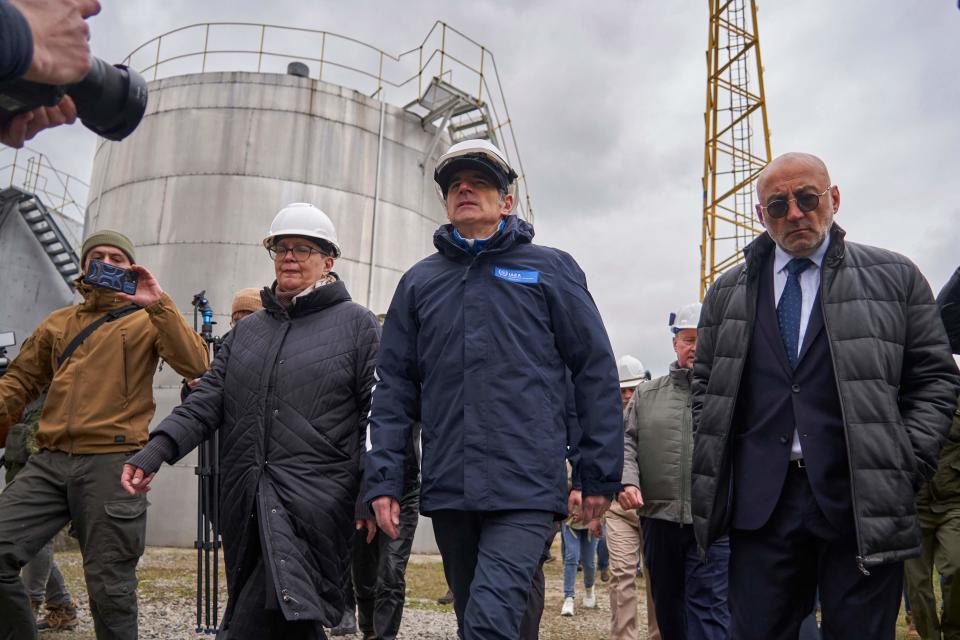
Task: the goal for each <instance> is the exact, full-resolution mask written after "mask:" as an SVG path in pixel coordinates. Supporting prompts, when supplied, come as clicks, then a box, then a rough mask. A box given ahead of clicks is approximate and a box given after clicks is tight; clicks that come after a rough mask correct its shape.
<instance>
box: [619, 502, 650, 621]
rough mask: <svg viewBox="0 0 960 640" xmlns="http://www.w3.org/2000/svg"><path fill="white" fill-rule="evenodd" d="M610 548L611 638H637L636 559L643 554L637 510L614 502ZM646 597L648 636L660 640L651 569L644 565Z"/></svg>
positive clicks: (639, 558) (637, 560)
mask: <svg viewBox="0 0 960 640" xmlns="http://www.w3.org/2000/svg"><path fill="white" fill-rule="evenodd" d="M607 549H608V550H609V551H610V640H638V638H639V635H638V627H637V562H639V561H640V560H641V558H642V557H643V555H642V553H641V549H643V534H642V533H641V531H640V517H639V516H638V515H637V512H636V511H635V510H631V511H624V510H623V509H621V508H620V505H619V504H617V503H616V501H614V502H613V504H611V505H610V510H609V511H607ZM643 579H644V582H645V584H646V600H647V638H649V640H660V630H659V629H658V628H657V614H656V612H655V611H654V609H653V598H652V597H651V595H650V594H651V591H650V571H649V570H648V569H647V567H646V565H644V567H643Z"/></svg>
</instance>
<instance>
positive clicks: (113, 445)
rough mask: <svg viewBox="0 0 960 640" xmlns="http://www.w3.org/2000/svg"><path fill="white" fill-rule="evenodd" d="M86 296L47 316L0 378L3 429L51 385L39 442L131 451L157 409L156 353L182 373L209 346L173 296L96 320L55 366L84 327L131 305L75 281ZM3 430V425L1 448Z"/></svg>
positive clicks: (202, 361)
mask: <svg viewBox="0 0 960 640" xmlns="http://www.w3.org/2000/svg"><path fill="white" fill-rule="evenodd" d="M78 290H79V291H80V293H81V294H82V295H83V297H84V301H83V302H82V303H80V304H76V305H73V306H70V307H64V308H62V309H58V310H56V311H54V312H53V313H51V314H50V315H49V316H47V317H46V319H45V320H44V321H43V322H42V323H40V326H39V327H37V329H36V331H34V332H33V335H31V336H30V337H29V338H28V339H27V340H25V341H24V343H23V345H22V346H21V348H20V353H19V355H17V357H16V359H14V361H13V362H12V363H11V364H10V367H9V368H8V369H7V373H6V375H4V376H3V377H2V378H0V427H2V425H4V424H5V423H8V422H10V421H11V419H12V421H13V422H15V421H16V419H15V417H19V416H20V412H21V411H22V410H23V406H24V405H25V404H26V403H27V402H30V401H31V400H32V399H33V398H35V397H37V396H38V395H39V394H40V392H41V391H42V389H43V387H44V386H46V385H47V384H48V383H49V384H50V391H49V394H48V395H47V401H46V404H45V405H44V407H43V413H42V414H41V416H40V429H39V431H38V432H37V446H38V447H39V448H40V449H52V450H56V451H65V452H67V453H74V454H89V453H115V452H120V451H135V450H137V449H140V448H142V447H143V445H144V444H146V442H147V427H148V425H149V424H150V419H151V418H152V417H153V413H154V411H155V409H156V405H155V404H154V402H153V389H152V385H153V374H154V372H155V371H156V370H157V362H158V360H159V359H160V358H162V359H163V360H165V361H166V362H167V363H168V364H169V365H170V366H171V367H173V368H174V370H176V371H177V373H179V374H180V375H182V376H185V377H187V378H197V377H199V376H200V375H202V374H203V372H204V371H206V368H207V359H208V356H207V347H206V345H205V344H204V342H203V339H202V338H201V337H200V336H199V335H198V334H197V333H195V332H194V331H192V330H191V329H190V327H189V326H188V325H187V323H186V321H185V320H184V318H183V316H182V315H180V312H179V311H178V310H177V307H176V305H174V303H173V300H171V299H170V297H169V296H168V295H167V294H166V293H164V294H163V295H162V296H161V298H160V300H159V301H158V302H157V303H156V304H153V305H151V306H149V307H147V308H146V309H144V310H142V311H136V312H134V313H131V314H129V315H127V316H124V317H123V318H121V319H119V320H116V321H114V322H108V323H105V324H103V325H101V326H100V327H99V328H97V330H96V331H94V332H93V333H92V334H91V335H90V336H89V337H87V339H86V340H85V341H84V342H83V344H81V345H80V346H79V347H78V348H77V350H76V351H74V352H73V355H72V356H70V358H69V359H68V360H67V361H66V362H64V363H63V366H61V367H60V368H59V369H57V358H58V357H59V355H60V354H61V353H63V351H64V349H66V347H67V345H68V344H70V341H71V340H73V338H74V336H76V335H77V334H78V333H80V331H81V330H82V329H83V328H84V327H86V326H87V325H88V324H90V323H92V322H93V321H95V320H97V319H98V318H100V317H101V316H103V315H104V314H106V313H107V312H108V311H112V310H114V309H118V308H121V307H124V306H126V305H127V304H128V303H127V302H126V301H125V300H123V299H122V298H120V297H118V296H117V295H115V294H114V293H113V292H111V291H108V290H106V289H95V288H93V287H90V286H89V285H85V284H82V283H81V284H80V285H79V287H78ZM6 436H7V430H6V429H3V428H0V446H2V443H3V442H4V441H5V440H6Z"/></svg>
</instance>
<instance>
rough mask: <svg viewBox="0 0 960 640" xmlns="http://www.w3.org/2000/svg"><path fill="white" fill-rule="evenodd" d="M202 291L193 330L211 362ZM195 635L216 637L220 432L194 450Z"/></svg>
mask: <svg viewBox="0 0 960 640" xmlns="http://www.w3.org/2000/svg"><path fill="white" fill-rule="evenodd" d="M206 293H207V292H206V290H203V291H201V292H200V293H198V294H196V295H195V296H193V302H192V303H191V304H192V305H193V329H194V331H196V330H197V320H198V317H197V316H198V314H199V316H200V317H201V318H202V320H203V322H202V324H201V325H200V330H199V333H200V336H201V337H202V338H203V340H204V342H206V343H207V347H208V348H209V349H211V350H212V352H213V357H214V358H215V357H216V355H217V352H218V351H219V350H220V343H221V340H222V339H221V338H220V336H214V335H213V325H215V324H216V321H214V319H213V309H211V308H210V303H209V301H208V300H207V297H206ZM197 452H198V461H197V466H196V467H195V468H194V472H195V473H196V474H197V539H196V541H195V543H194V545H195V547H196V549H197V627H196V632H197V633H208V634H212V633H216V632H217V631H219V630H220V626H219V614H220V606H219V596H220V549H221V548H222V546H223V544H222V541H221V540H220V432H219V431H214V432H213V435H212V436H210V437H209V438H207V439H206V440H204V441H203V442H201V443H200V446H199V447H198V449H197ZM211 556H212V562H211Z"/></svg>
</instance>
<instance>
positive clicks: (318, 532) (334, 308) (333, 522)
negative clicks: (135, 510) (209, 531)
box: [121, 203, 380, 640]
mask: <svg viewBox="0 0 960 640" xmlns="http://www.w3.org/2000/svg"><path fill="white" fill-rule="evenodd" d="M263 243H264V246H265V247H266V248H267V251H268V252H269V254H270V257H271V258H272V259H273V264H274V270H275V274H276V280H275V281H274V283H273V284H272V285H271V286H269V287H265V288H264V289H263V291H262V292H261V298H262V301H263V306H264V309H263V310H262V311H258V312H256V313H254V314H252V315H250V316H248V317H247V318H244V320H243V322H239V323H237V325H236V326H235V327H234V328H233V330H232V331H231V332H230V333H229V334H228V336H227V337H226V338H225V340H224V342H223V346H222V347H221V349H220V351H219V353H218V355H217V357H216V359H215V361H214V363H213V366H212V367H211V369H210V371H208V372H207V373H206V374H205V375H204V376H203V377H202V378H201V380H200V384H199V385H198V386H197V388H196V390H195V391H194V392H193V393H192V394H191V395H190V396H189V398H187V400H186V401H185V402H184V403H183V404H182V405H180V406H179V407H177V408H176V409H175V410H174V412H173V413H172V414H171V415H170V416H169V417H167V418H166V419H165V420H164V421H163V422H161V423H160V425H159V426H158V427H157V429H156V430H154V432H153V433H152V434H151V440H150V443H149V444H148V445H147V447H146V448H144V450H143V451H142V452H141V453H140V454H138V455H136V456H134V457H133V458H131V459H130V463H129V464H128V465H127V466H126V467H125V468H124V473H123V477H122V479H121V482H122V483H123V485H124V486H125V487H126V488H127V490H128V491H130V492H131V493H133V492H136V491H142V492H145V491H148V490H149V489H150V486H149V485H150V481H151V480H152V479H153V476H154V474H155V473H156V471H157V470H158V469H159V467H160V463H161V462H163V461H166V462H171V463H172V462H176V461H177V460H180V459H181V458H183V457H184V456H185V455H186V454H188V453H189V452H190V451H191V450H192V449H193V448H194V447H196V446H197V445H198V444H199V443H200V442H202V441H203V440H204V439H205V438H207V437H209V436H210V434H211V433H212V432H213V431H214V430H216V429H219V430H220V443H221V444H220V456H221V457H220V478H221V484H220V496H221V503H220V518H221V523H222V526H221V530H222V531H223V543H224V557H225V564H226V568H227V583H228V591H229V596H230V597H229V601H228V603H227V609H226V612H225V613H224V623H223V627H222V630H221V631H220V633H219V634H218V636H217V637H218V638H220V639H221V640H224V639H225V640H237V639H241V638H243V639H246V638H249V639H253V638H284V639H288V640H290V639H296V640H301V639H304V640H306V639H316V638H325V636H324V632H323V627H324V626H326V627H333V626H335V625H336V624H337V623H339V622H340V619H341V616H342V614H343V607H344V603H343V593H342V585H343V580H344V576H345V572H346V571H347V570H348V569H349V565H348V561H349V558H350V540H351V538H352V536H353V529H354V509H355V501H356V498H357V492H358V489H359V484H360V456H361V451H362V447H363V443H364V434H365V431H366V420H367V414H368V412H369V409H370V392H371V388H372V386H373V370H374V359H375V357H376V352H377V347H378V344H379V331H380V329H379V324H378V322H377V320H376V318H375V317H374V315H373V314H372V313H370V311H368V310H367V309H365V308H364V307H362V306H360V305H358V304H356V303H354V302H352V301H351V300H350V295H349V294H348V293H347V288H346V285H345V284H344V283H343V281H342V280H340V278H339V277H338V276H337V274H336V273H335V272H334V271H333V266H334V261H335V260H336V259H337V258H338V257H339V256H340V246H339V243H338V242H337V236H336V230H335V229H334V227H333V223H332V222H331V221H330V219H329V218H328V217H327V216H326V215H325V214H324V213H323V212H322V211H320V210H319V209H317V208H316V207H313V206H311V205H308V204H300V203H297V204H291V205H289V206H287V207H285V208H284V209H283V210H281V211H280V212H279V213H278V214H277V216H276V218H274V221H273V224H272V225H271V227H270V233H269V234H268V235H267V237H266V238H265V239H264V241H263Z"/></svg>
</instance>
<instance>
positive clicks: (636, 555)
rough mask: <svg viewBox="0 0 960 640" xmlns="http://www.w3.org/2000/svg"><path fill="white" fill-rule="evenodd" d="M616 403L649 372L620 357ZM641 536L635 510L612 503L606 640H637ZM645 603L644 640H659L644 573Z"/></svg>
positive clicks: (626, 397) (635, 361)
mask: <svg viewBox="0 0 960 640" xmlns="http://www.w3.org/2000/svg"><path fill="white" fill-rule="evenodd" d="M617 369H618V372H619V374H620V400H621V402H622V404H623V409H624V411H626V408H627V404H628V403H629V402H630V399H631V398H632V397H633V394H634V392H635V391H636V389H637V385H640V384H642V383H644V382H646V381H647V380H649V379H650V372H649V371H647V370H646V369H644V367H643V363H642V362H640V360H638V359H637V358H634V357H633V356H629V355H625V356H620V359H619V360H618V361H617ZM642 547H643V533H642V531H641V529H640V516H639V515H638V514H637V510H636V508H627V509H625V508H623V507H622V506H620V503H619V502H616V501H614V502H613V503H612V504H611V505H610V510H609V511H608V512H607V549H608V550H609V551H610V573H611V578H610V589H609V593H610V640H637V639H638V638H639V637H640V636H639V624H638V622H637V566H638V564H639V563H640V562H641V561H642V560H643V557H642V555H641V549H642ZM644 580H645V581H646V601H647V638H649V639H650V640H660V631H659V629H658V628H657V614H656V611H655V610H654V607H653V595H652V594H651V592H650V591H651V590H650V572H649V571H644Z"/></svg>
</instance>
